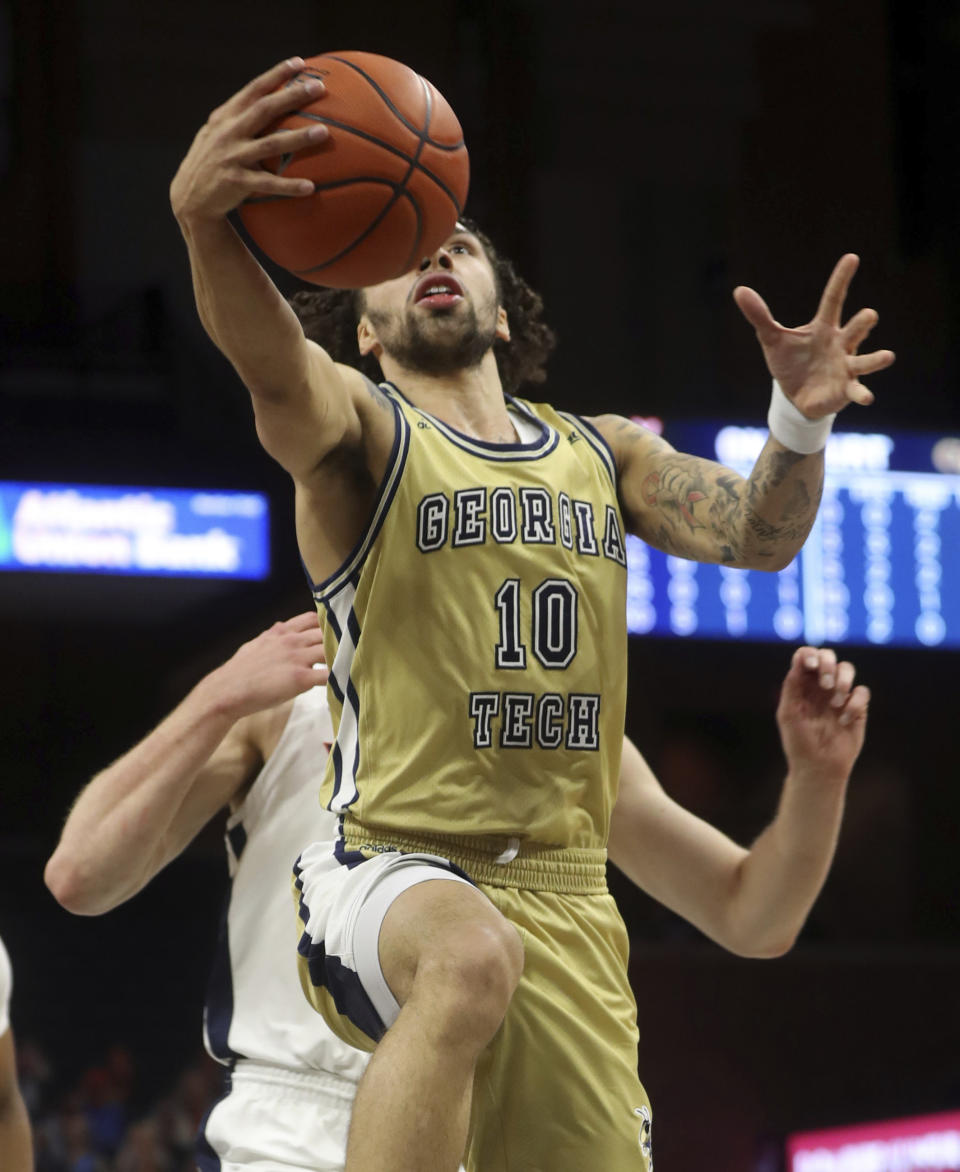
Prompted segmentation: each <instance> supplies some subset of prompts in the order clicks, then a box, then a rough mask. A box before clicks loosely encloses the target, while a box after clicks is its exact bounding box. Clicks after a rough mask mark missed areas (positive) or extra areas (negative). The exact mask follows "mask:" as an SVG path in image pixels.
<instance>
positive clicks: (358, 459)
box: [171, 59, 893, 1172]
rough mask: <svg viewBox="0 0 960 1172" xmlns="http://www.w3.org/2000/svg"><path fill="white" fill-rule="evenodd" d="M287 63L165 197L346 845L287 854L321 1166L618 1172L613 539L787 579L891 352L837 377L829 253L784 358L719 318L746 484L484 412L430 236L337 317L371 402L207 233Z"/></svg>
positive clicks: (484, 378) (245, 259) (563, 427)
mask: <svg viewBox="0 0 960 1172" xmlns="http://www.w3.org/2000/svg"><path fill="white" fill-rule="evenodd" d="M301 64H302V62H300V61H299V60H298V59H294V60H291V61H289V62H284V63H282V64H281V65H279V66H277V67H275V68H274V69H273V70H270V71H268V72H267V73H266V74H264V75H263V76H262V77H260V78H258V79H256V80H255V81H254V82H251V83H250V85H248V86H247V87H245V89H243V90H242V91H240V92H239V93H238V94H236V95H235V96H234V97H233V98H231V99H230V100H229V101H228V102H226V103H225V104H224V105H223V106H222V107H220V108H219V109H218V110H217V111H215V112H214V114H213V115H211V118H210V120H209V122H208V123H207V125H206V126H205V127H204V128H203V129H202V130H201V131H200V132H199V134H198V135H197V137H196V139H195V140H194V143H193V145H192V147H191V148H190V151H189V152H188V154H187V156H186V158H185V159H184V161H183V163H182V164H181V167H180V169H179V171H178V173H177V176H176V177H175V179H174V181H173V184H172V186H171V200H172V203H173V207H174V211H175V213H176V215H177V218H178V221H179V224H180V227H181V230H182V232H183V235H184V238H185V240H186V243H187V246H188V250H189V253H190V260H191V266H192V272H193V279H194V287H195V292H196V298H197V304H198V308H199V311H200V315H201V319H202V320H203V323H204V325H205V326H206V328H207V330H208V332H209V333H210V335H211V337H212V338H213V340H214V341H215V342H216V343H217V345H218V346H219V347H220V349H221V350H222V351H223V352H224V353H225V354H226V355H227V357H228V358H229V359H230V360H231V361H232V363H233V364H234V366H235V368H236V369H237V371H238V372H239V374H240V375H241V377H242V378H243V380H244V382H245V383H246V385H247V388H248V390H249V391H250V393H251V396H252V400H253V406H254V411H255V416H256V424H257V429H258V434H259V436H260V438H261V441H262V443H263V445H264V447H265V448H266V450H267V451H268V452H269V453H270V454H271V455H273V456H274V457H275V458H276V459H277V460H278V461H279V462H280V463H281V464H282V465H283V466H284V467H285V468H286V469H287V471H288V472H289V473H290V474H291V476H292V478H293V480H294V484H295V488H296V517H297V530H298V537H299V542H300V548H301V554H302V557H303V561H304V564H305V566H306V568H307V571H308V573H309V575H310V576H311V578H312V581H313V584H314V595H315V598H316V600H317V603H318V607H319V608H320V609H321V615H322V618H323V621H324V623H325V638H326V643H327V648H328V654H331V653H332V654H333V658H332V667H331V676H330V691H331V694H332V706H333V710H334V716H335V726H336V730H337V737H336V743H335V745H334V749H333V752H332V754H331V757H330V764H329V766H328V769H327V775H326V779H325V783H324V788H323V800H324V802H325V803H326V804H327V806H328V808H330V809H331V810H333V811H334V812H335V813H338V814H340V815H341V816H342V831H341V836H340V838H339V839H338V840H337V841H336V842H335V843H331V844H328V845H326V846H323V845H318V846H315V847H311V848H310V849H309V850H307V851H305V852H304V854H303V856H302V860H301V864H300V867H299V869H298V886H299V889H300V912H301V917H302V920H303V924H304V933H303V937H302V940H301V945H300V952H301V958H302V960H303V979H304V982H305V988H306V989H307V991H308V994H309V995H310V996H311V998H312V999H313V1001H314V1003H315V1004H316V1005H317V1007H318V1008H320V1009H321V1011H322V1012H323V1013H324V1014H325V1016H326V1017H327V1020H328V1021H329V1022H330V1024H331V1025H332V1026H333V1028H334V1029H336V1030H337V1031H338V1032H340V1033H341V1035H342V1036H343V1037H344V1038H346V1039H349V1040H351V1041H354V1042H356V1043H358V1044H362V1045H366V1046H374V1045H377V1051H376V1054H375V1057H374V1059H373V1060H372V1061H371V1063H370V1065H369V1066H368V1069H367V1072H366V1074H365V1076H364V1078H363V1080H362V1082H361V1087H360V1091H359V1093H358V1097H357V1101H356V1106H355V1110H354V1117H353V1122H352V1124H351V1132H350V1141H349V1147H348V1159H347V1167H348V1169H349V1170H350V1172H361V1170H365V1169H368V1168H371V1167H379V1166H385V1165H386V1164H387V1163H388V1162H389V1166H390V1167H391V1168H392V1169H393V1170H394V1172H408V1170H409V1172H414V1170H415V1169H421V1168H423V1167H426V1166H429V1167H431V1168H437V1169H439V1170H441V1172H442V1170H444V1169H453V1168H455V1167H456V1163H457V1159H458V1157H459V1153H460V1152H461V1151H462V1150H463V1141H464V1136H466V1135H467V1134H468V1132H469V1137H470V1138H469V1145H468V1153H469V1154H468V1160H467V1163H468V1167H469V1168H470V1169H471V1172H478V1170H480V1169H482V1172H498V1170H499V1169H503V1168H506V1167H507V1166H529V1167H536V1168H561V1167H564V1168H571V1169H583V1168H594V1167H604V1168H607V1169H616V1170H619V1169H629V1168H639V1167H643V1166H644V1164H645V1162H646V1161H645V1157H644V1155H643V1154H642V1153H641V1150H640V1147H639V1145H638V1143H637V1134H636V1127H635V1120H636V1117H637V1113H638V1112H644V1113H649V1104H648V1103H647V1101H646V1095H645V1093H644V1092H643V1089H642V1087H641V1086H640V1084H639V1082H638V1081H637V1076H636V1041H637V1038H636V1027H635V1023H634V1014H635V1006H634V1003H633V998H632V994H631V992H630V988H629V984H628V982H627V979H626V937H625V934H624V932H623V928H622V924H621V923H620V921H619V918H618V916H617V913H616V909H615V908H614V907H613V905H612V901H611V900H610V898H609V895H608V894H607V893H606V886H605V876H604V857H605V845H606V841H607V833H608V827H609V818H610V812H611V810H612V807H613V803H614V796H615V785H616V778H617V775H618V761H619V754H620V746H621V739H622V736H621V734H622V728H623V710H624V687H625V655H626V638H625V619H624V611H625V607H624V602H625V584H626V565H625V556H624V537H623V534H624V528H625V527H626V528H627V529H629V530H631V531H632V532H635V533H637V534H638V535H640V536H641V537H644V538H645V539H647V540H649V541H650V542H651V543H652V544H654V545H657V546H658V547H659V548H662V549H665V550H667V551H668V552H670V553H674V554H679V555H682V556H685V557H692V558H697V559H700V560H705V561H720V562H724V563H726V564H729V565H734V566H744V567H756V568H763V569H778V568H780V567H782V566H784V565H786V564H787V563H788V562H789V561H790V559H791V558H792V557H793V556H794V555H795V553H796V552H797V550H798V549H799V548H800V546H801V544H802V542H803V540H804V538H805V536H806V534H807V532H808V531H809V528H810V526H811V525H812V523H813V519H814V516H815V513H816V507H817V503H818V500H819V496H820V489H821V484H822V475H823V447H824V445H825V442H826V437H827V433H828V432H829V429H830V422H831V420H832V417H833V414H834V413H835V412H836V411H838V410H840V409H841V408H843V407H845V406H846V405H847V404H848V403H849V402H850V401H857V402H860V403H868V402H870V401H871V400H872V395H871V394H870V392H869V391H868V390H867V389H866V388H865V387H864V386H863V385H862V384H861V383H860V381H859V380H860V377H861V376H862V375H865V374H869V373H871V372H874V371H877V370H880V369H882V368H883V367H885V366H888V365H889V364H890V362H892V361H893V355H892V354H891V353H890V352H889V351H878V352H876V353H874V354H869V355H858V354H857V353H856V351H857V349H858V347H859V345H860V344H861V342H862V341H863V340H864V339H865V337H866V336H867V334H868V333H869V331H870V330H871V328H872V327H873V325H874V324H875V321H876V314H875V313H874V312H873V311H872V310H862V311H861V312H860V313H858V314H857V315H855V316H854V317H853V318H852V319H851V321H850V322H848V323H847V325H845V326H841V321H840V318H841V310H842V305H843V301H844V297H845V294H846V290H847V287H848V285H849V282H850V279H851V277H852V275H853V272H854V270H855V268H856V263H857V262H856V258H855V257H851V256H846V257H844V258H842V259H841V261H840V262H839V263H838V265H837V267H836V268H835V270H834V272H833V274H832V276H831V278H830V280H829V281H828V283H827V286H826V289H825V291H824V295H823V298H822V300H821V303H820V308H819V310H818V312H817V315H816V316H815V317H814V319H813V320H812V321H811V322H810V323H809V324H808V325H807V326H804V327H802V328H800V329H796V330H790V329H785V328H784V327H782V326H780V325H779V324H777V323H776V322H775V321H774V319H773V317H772V315H771V314H770V312H769V310H768V309H767V307H766V305H765V304H764V303H763V301H762V300H761V299H760V298H759V296H758V295H757V294H756V293H754V292H753V291H751V290H748V289H742V288H741V289H738V290H737V291H736V294H735V296H736V299H737V302H738V304H739V306H740V308H741V310H742V311H743V312H744V314H745V316H746V317H747V318H748V320H749V321H750V322H751V323H752V324H753V325H754V326H755V328H756V331H757V335H758V338H759V340H760V343H761V346H762V348H763V351H764V355H765V358H766V360H767V365H768V368H769V369H770V371H771V373H772V374H773V376H774V378H775V379H776V380H777V384H778V385H777V388H776V390H775V393H774V400H773V404H772V407H771V412H770V417H769V418H770V424H771V432H772V434H771V438H770V439H769V441H768V443H767V444H766V446H765V447H764V449H763V451H762V453H761V455H760V457H759V459H758V461H757V464H756V466H755V468H754V470H753V472H752V473H751V475H750V476H749V477H748V478H746V479H744V478H742V477H740V476H738V475H737V474H735V473H734V472H732V471H730V470H729V469H726V468H723V467H722V466H720V465H717V464H714V463H712V462H710V461H705V460H698V459H694V458H692V457H688V456H684V455H682V454H680V453H677V452H675V451H674V450H673V449H672V448H671V447H670V446H669V445H668V444H665V443H664V442H663V441H661V440H659V439H657V438H656V437H653V436H651V435H650V434H649V433H647V432H645V431H644V430H643V429H641V428H638V427H635V426H633V425H632V424H631V423H629V422H628V421H626V420H623V419H618V418H616V417H602V418H600V419H597V420H594V421H587V420H581V419H578V418H575V417H570V416H565V415H562V414H560V413H558V412H556V411H554V410H552V409H551V408H550V407H548V406H546V405H544V404H530V403H521V402H519V401H517V400H513V399H510V398H509V396H505V394H504V389H505V388H504V385H503V382H502V379H501V374H500V370H499V368H498V362H497V357H496V353H495V346H496V344H497V343H499V344H500V348H501V349H502V348H503V347H505V346H506V348H507V349H508V350H509V349H510V344H511V317H510V312H509V307H508V306H505V305H504V304H503V299H502V293H503V290H502V288H501V286H500V284H499V283H498V279H497V277H498V268H497V258H496V257H495V254H494V253H493V252H492V251H491V249H490V248H489V246H488V245H487V244H485V242H484V240H483V239H482V238H481V237H480V236H479V235H478V234H477V233H476V232H472V231H470V230H468V229H458V231H457V232H456V233H454V235H453V236H452V237H451V238H450V239H449V240H448V241H447V242H446V244H445V245H444V246H443V247H442V248H440V249H439V250H438V251H437V252H436V253H435V254H434V255H433V256H431V257H426V258H424V260H423V263H422V264H421V266H420V268H419V269H418V271H416V272H413V273H410V274H408V275H407V276H405V277H401V278H398V279H396V280H393V281H388V282H385V283H383V284H382V285H378V286H376V287H374V288H371V289H367V290H364V291H363V293H362V295H361V296H360V297H359V298H358V299H357V309H358V310H359V318H358V322H357V338H358V345H359V350H360V353H361V354H362V355H365V356H369V357H372V358H374V359H375V360H376V362H377V363H378V365H379V367H380V369H381V371H382V374H383V376H384V378H385V379H386V382H385V384H384V385H383V386H382V387H380V388H378V387H376V386H375V385H374V384H372V383H371V382H370V381H369V380H368V379H366V378H365V377H364V376H363V375H362V374H361V373H360V372H359V371H358V370H357V369H355V368H353V367H350V366H348V365H345V364H343V363H338V362H336V361H335V360H334V357H333V356H331V355H330V354H329V353H327V352H326V351H325V350H324V349H322V348H321V347H320V346H318V345H316V344H313V343H311V342H309V341H308V340H307V339H306V337H305V335H304V332H303V330H302V328H301V326H300V324H299V322H298V320H297V318H296V316H295V315H294V314H293V313H292V311H291V310H290V307H289V306H288V305H287V304H286V303H285V302H284V300H283V298H282V297H281V296H280V294H279V293H278V291H277V290H276V288H275V287H274V286H273V285H272V283H271V282H270V281H269V279H268V278H267V277H266V275H265V274H264V272H263V270H262V269H261V268H260V266H259V265H258V264H257V263H256V261H255V260H254V258H253V257H252V256H251V255H250V253H249V252H248V251H247V250H246V248H245V247H244V245H243V244H242V242H241V241H240V240H239V238H238V237H237V236H236V235H235V234H234V232H233V230H232V228H231V227H230V224H229V222H228V220H227V214H228V212H229V211H230V210H231V209H233V208H234V207H236V206H237V205H238V204H239V203H240V202H241V201H242V200H243V199H246V198H248V197H250V196H253V195H273V196H290V197H296V196H297V195H302V194H306V192H305V190H304V187H303V186H302V181H300V180H293V179H289V180H285V179H284V178H283V177H282V176H275V175H270V174H267V173H266V172H265V171H264V170H263V169H262V168H260V166H259V160H260V159H262V158H266V157H268V156H269V155H271V154H277V153H282V152H283V151H292V150H296V149H298V148H299V147H300V146H301V145H306V144H307V143H310V145H312V146H314V147H316V146H317V143H318V141H321V140H318V139H317V138H316V137H315V136H314V137H311V131H315V127H314V128H311V131H304V132H289V133H283V134H281V135H270V134H262V133H261V132H263V131H265V130H266V129H267V128H268V127H269V126H270V124H271V122H272V121H273V120H274V119H275V118H276V117H277V116H278V115H279V114H281V113H282V112H285V111H287V110H290V109H293V108H295V107H296V106H297V105H298V104H301V103H302V102H303V101H304V99H305V97H307V96H310V97H314V96H316V94H317V93H319V92H321V87H320V84H319V83H318V82H316V81H315V80H314V79H310V80H307V81H300V82H294V83H293V84H291V85H289V86H287V87H286V88H285V89H283V90H282V91H280V92H279V93H273V92H271V91H273V90H274V88H275V87H276V86H277V85H278V84H281V83H283V82H285V81H290V80H291V79H293V77H294V76H295V75H296V73H297V71H298V69H299V67H300V65H301ZM515 344H516V342H514V343H513V345H515ZM508 389H509V388H508ZM385 661H386V662H388V663H389V670H384V667H383V665H384V663H385ZM508 1007H509V1013H508V1012H507V1010H508ZM501 1026H502V1028H501ZM388 1027H389V1028H388ZM494 1035H496V1042H495V1044H494V1045H493V1046H490V1045H488V1043H490V1041H491V1039H492V1038H493V1037H494Z"/></svg>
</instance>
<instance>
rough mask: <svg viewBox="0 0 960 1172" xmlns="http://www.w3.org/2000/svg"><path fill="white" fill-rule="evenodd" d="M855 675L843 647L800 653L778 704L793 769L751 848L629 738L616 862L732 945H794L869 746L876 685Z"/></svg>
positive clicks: (774, 950) (613, 830)
mask: <svg viewBox="0 0 960 1172" xmlns="http://www.w3.org/2000/svg"><path fill="white" fill-rule="evenodd" d="M852 683H853V667H852V665H851V664H849V663H843V664H840V665H839V666H838V665H837V663H836V660H835V657H834V656H833V654H832V652H829V651H817V650H816V649H814V648H810V647H803V648H800V650H799V651H797V652H796V654H795V655H794V657H793V662H792V665H791V668H790V671H789V673H788V675H787V677H786V679H785V681H784V686H783V693H782V696H781V700H780V706H779V708H778V710H777V720H778V723H779V725H780V732H781V739H782V741H783V745H784V750H785V752H786V755H787V764H788V772H787V777H786V780H785V781H784V785H783V791H782V794H781V798H780V806H779V809H778V811H777V815H776V817H775V818H774V820H773V821H772V822H771V824H770V825H769V826H768V827H767V829H766V830H765V831H764V832H763V834H761V835H760V837H759V838H758V839H757V841H756V842H755V843H754V844H753V846H752V847H751V848H750V849H749V850H745V849H744V848H742V847H740V846H737V845H736V844H735V843H734V842H732V841H731V840H730V839H729V838H727V836H726V835H724V834H722V833H721V832H720V831H719V830H717V829H715V828H714V827H713V826H710V825H709V824H708V823H706V822H704V821H703V820H702V819H700V818H697V817H696V816H695V815H693V814H691V813H690V812H689V811H688V810H684V809H683V808H682V807H681V806H678V805H677V803H676V802H674V801H673V800H672V799H671V798H669V797H668V796H667V795H666V794H665V793H664V791H663V789H662V788H661V787H660V784H659V782H658V781H657V779H656V777H654V775H653V773H652V771H651V770H650V767H649V766H648V765H647V763H646V761H644V759H643V757H642V756H641V755H640V753H639V752H638V751H637V749H636V747H635V746H634V745H632V744H631V743H630V741H628V740H624V752H623V763H622V765H621V771H620V793H619V796H618V798H617V804H616V806H615V808H614V812H613V819H612V822H611V826H610V842H609V850H610V858H611V860H612V861H613V863H614V864H615V865H616V866H617V867H619V868H620V870H621V871H623V872H624V874H625V875H627V876H628V877H629V878H630V879H632V880H633V881H634V882H635V883H636V884H637V886H639V887H641V888H642V889H643V890H644V891H646V892H647V893H648V894H649V895H651V896H653V898H654V899H657V900H659V902H660V903H663V904H664V905H665V906H667V907H669V908H670V909H671V910H672V911H675V912H676V913H677V914H678V915H680V916H683V917H684V919H686V920H689V921H690V923H692V924H694V925H695V926H696V927H698V928H699V929H700V930H701V931H702V932H703V933H704V934H705V935H707V936H709V937H710V938H711V939H712V940H715V941H716V942H717V943H718V944H720V945H722V946H723V947H724V948H727V949H729V950H730V951H731V952H735V953H738V954H739V955H741V956H753V957H772V956H780V955H782V954H783V953H784V952H787V951H788V950H789V949H790V948H791V947H792V945H793V943H794V941H795V940H796V937H797V935H798V934H799V932H800V929H801V928H802V927H803V924H804V922H805V920H806V918H807V915H808V913H809V911H810V908H811V907H812V906H813V902H814V900H815V899H816V897H817V895H818V894H819V892H820V889H821V887H822V886H823V883H824V880H825V879H826V876H827V872H828V871H829V868H830V863H831V860H832V858H833V853H834V849H835V847H836V841H837V835H838V832H839V828H840V821H841V818H842V814H843V803H844V797H845V794H846V784H847V780H848V778H849V774H850V770H851V769H852V768H853V763H854V761H855V760H856V757H857V755H858V753H859V751H860V747H861V746H862V744H863V736H864V731H865V727H866V709H867V702H868V700H869V692H868V691H867V689H866V688H864V687H862V686H860V687H857V688H855V689H853V690H852V691H851V687H852Z"/></svg>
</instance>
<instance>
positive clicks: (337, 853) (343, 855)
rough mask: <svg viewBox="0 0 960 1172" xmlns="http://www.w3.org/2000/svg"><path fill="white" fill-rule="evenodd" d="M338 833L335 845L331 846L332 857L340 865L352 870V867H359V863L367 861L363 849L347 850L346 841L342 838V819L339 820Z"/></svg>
mask: <svg viewBox="0 0 960 1172" xmlns="http://www.w3.org/2000/svg"><path fill="white" fill-rule="evenodd" d="M340 835H341V837H340V838H338V839H337V842H336V845H335V846H334V848H333V857H334V858H335V859H336V860H337V862H338V863H339V864H340V865H341V866H342V867H346V868H347V869H348V870H350V871H352V870H353V868H354V867H359V866H360V864H361V863H365V862H366V861H367V856H366V855H365V854H364V853H363V851H348V850H347V846H346V843H345V842H344V840H343V819H342V818H341V820H340Z"/></svg>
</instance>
